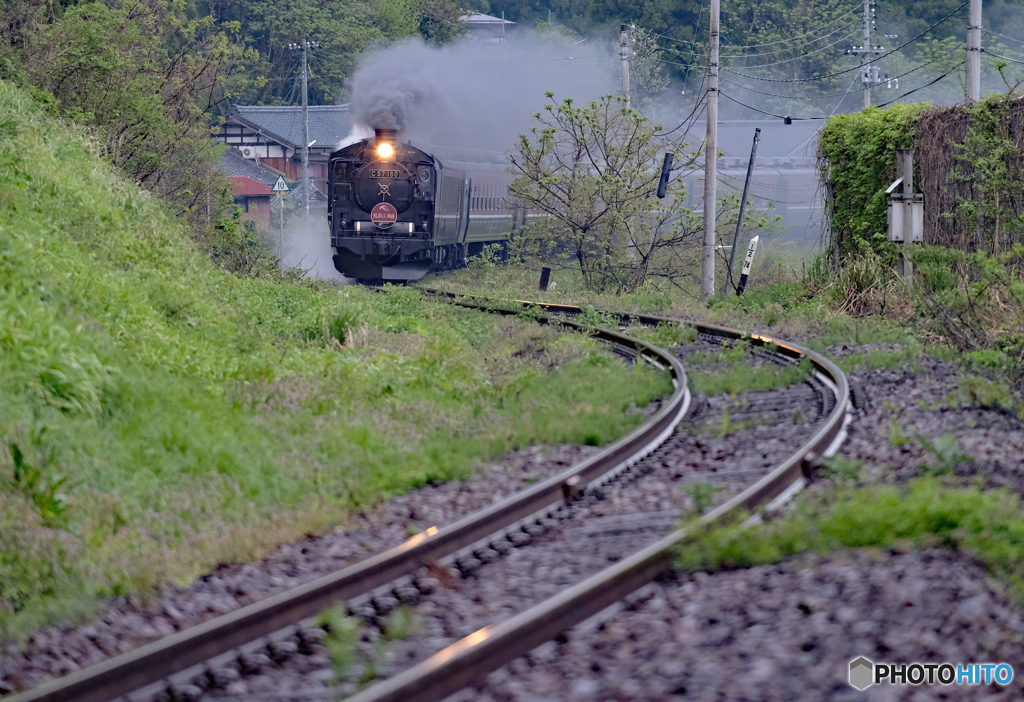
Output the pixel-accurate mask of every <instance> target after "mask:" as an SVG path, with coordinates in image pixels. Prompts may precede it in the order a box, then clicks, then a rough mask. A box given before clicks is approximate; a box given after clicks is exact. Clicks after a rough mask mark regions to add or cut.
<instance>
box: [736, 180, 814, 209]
mask: <svg viewBox="0 0 1024 702" xmlns="http://www.w3.org/2000/svg"><path fill="white" fill-rule="evenodd" d="M717 180H718V182H719V183H721V184H722V185H725V186H726V187H729V188H732V189H733V190H736V191H739V190H740V188H739V187H738V186H736V185H734V184H733V183H729V182H728V181H725V180H722V179H721V178H718V179H717ZM751 185H753V183H751ZM751 195H753V196H754V197H756V198H760V199H761V200H767V201H768V202H777V203H780V204H783V205H810V204H813V203H814V201H815V198H814V197H813V196H812V197H811V198H810V199H809V200H797V201H794V200H778V199H776V198H774V197H765V196H764V195H763V194H760V195H759V194H758V193H751Z"/></svg>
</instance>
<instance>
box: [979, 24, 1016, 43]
mask: <svg viewBox="0 0 1024 702" xmlns="http://www.w3.org/2000/svg"><path fill="white" fill-rule="evenodd" d="M981 31H983V32H984V33H985V34H991V35H993V36H997V37H999V38H1001V39H1008V40H1010V41H1012V42H1016V43H1018V44H1024V41H1021V40H1020V39H1014V38H1013V37H1008V36H1006V35H1005V34H1000V33H999V32H993V31H992V30H991V29H985V28H984V27H982V29H981Z"/></svg>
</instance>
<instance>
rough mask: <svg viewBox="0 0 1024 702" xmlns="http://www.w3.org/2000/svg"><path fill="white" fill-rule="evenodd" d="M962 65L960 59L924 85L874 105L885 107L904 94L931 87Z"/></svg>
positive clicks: (901, 97)
mask: <svg viewBox="0 0 1024 702" xmlns="http://www.w3.org/2000/svg"><path fill="white" fill-rule="evenodd" d="M963 65H964V62H963V61H961V62H960V63H959V64H957V65H956V66H953V67H952V68H951V69H949V70H948V71H946V72H945V73H943V74H942V75H941V76H939V77H938V78H936V79H935V80H933V81H931V82H930V83H925V84H924V85H922V86H919V87H917V88H914V89H913V90H910V91H907V92H905V93H903V94H902V95H900V96H899V97H895V98H893V99H892V100H890V101H889V102H883V103H881V104H879V105H875V107H887V106H889V105H891V104H893V103H894V102H896V101H897V100H902V99H903V98H905V97H906V96H908V95H911V94H913V93H916V92H917V91H918V90H924V89H925V88H929V87H931V86H933V85H935V84H936V83H938V82H939V81H940V80H942V79H943V78H945V77H946V76H948V75H949V74H950V73H952V72H953V71H959V70H960V68H961V66H963Z"/></svg>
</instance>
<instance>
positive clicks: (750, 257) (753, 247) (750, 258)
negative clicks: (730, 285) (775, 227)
mask: <svg viewBox="0 0 1024 702" xmlns="http://www.w3.org/2000/svg"><path fill="white" fill-rule="evenodd" d="M760 238H761V237H758V236H755V237H754V238H753V239H751V240H750V246H748V247H747V258H746V259H745V260H744V261H743V273H741V274H740V284H739V285H738V286H736V294H737V295H742V294H743V289H744V288H746V287H747V276H748V275H750V265H751V264H752V263H753V262H754V252H755V251H757V240H758V239H760Z"/></svg>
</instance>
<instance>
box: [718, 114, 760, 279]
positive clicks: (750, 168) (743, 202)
mask: <svg viewBox="0 0 1024 702" xmlns="http://www.w3.org/2000/svg"><path fill="white" fill-rule="evenodd" d="M759 141H761V128H760V127H758V128H757V129H755V130H754V145H753V146H752V147H750V162H749V163H748V164H747V179H746V180H745V181H743V197H741V198H740V216H739V219H737V220H736V235H735V236H734V237H733V238H732V250H730V251H729V268H727V269H726V272H725V282H724V283H723V284H722V296H723V297H724V296H725V295H726V294H727V293H728V292H729V286H731V285H732V266H733V261H735V260H736V246H737V245H738V244H739V241H740V228H741V227H742V226H743V212H744V210H746V209H747V189H748V188H749V187H750V175H751V174H752V173H753V172H754V159H756V158H757V142H759ZM751 258H753V256H751Z"/></svg>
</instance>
